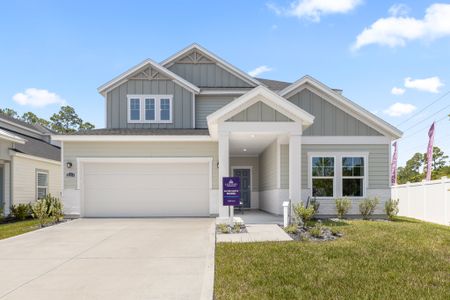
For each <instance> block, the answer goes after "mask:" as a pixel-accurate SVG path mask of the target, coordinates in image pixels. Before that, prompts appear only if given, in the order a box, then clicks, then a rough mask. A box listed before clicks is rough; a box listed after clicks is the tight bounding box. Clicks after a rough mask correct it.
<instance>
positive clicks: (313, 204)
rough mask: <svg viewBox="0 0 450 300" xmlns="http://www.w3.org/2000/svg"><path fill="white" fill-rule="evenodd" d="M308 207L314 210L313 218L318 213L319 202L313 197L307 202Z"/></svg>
mask: <svg viewBox="0 0 450 300" xmlns="http://www.w3.org/2000/svg"><path fill="white" fill-rule="evenodd" d="M308 207H312V208H313V209H314V216H315V215H317V213H318V212H319V207H320V202H319V201H317V199H316V198H315V197H314V198H311V200H309V204H308Z"/></svg>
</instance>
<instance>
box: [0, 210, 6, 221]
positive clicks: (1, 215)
mask: <svg viewBox="0 0 450 300" xmlns="http://www.w3.org/2000/svg"><path fill="white" fill-rule="evenodd" d="M3 212H4V210H3V207H2V206H0V222H1V221H3V219H4V217H5V216H4V215H3Z"/></svg>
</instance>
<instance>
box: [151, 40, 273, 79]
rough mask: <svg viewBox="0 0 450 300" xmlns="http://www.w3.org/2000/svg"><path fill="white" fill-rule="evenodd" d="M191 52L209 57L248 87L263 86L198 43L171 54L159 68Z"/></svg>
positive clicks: (168, 65)
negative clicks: (247, 84)
mask: <svg viewBox="0 0 450 300" xmlns="http://www.w3.org/2000/svg"><path fill="white" fill-rule="evenodd" d="M192 50H197V51H199V52H201V53H202V54H204V55H205V56H207V57H209V58H210V59H211V60H213V61H215V62H216V64H217V65H218V66H220V67H222V68H224V69H225V70H227V71H229V72H230V73H232V74H233V75H235V76H237V77H239V78H240V79H242V80H244V81H245V82H247V83H249V84H250V85H253V86H258V85H264V84H263V83H261V82H259V81H258V80H257V79H255V78H253V77H252V76H250V75H249V74H247V73H246V72H244V71H242V70H241V69H239V68H237V67H236V66H234V65H232V64H230V63H229V62H227V61H226V60H224V59H223V58H221V57H219V56H217V55H216V54H214V53H212V52H211V51H209V50H208V49H206V48H204V47H203V46H201V45H200V44H198V43H192V44H190V45H189V46H187V47H185V48H183V49H181V50H180V51H178V52H177V53H175V54H173V55H172V56H169V57H168V58H166V59H165V60H163V61H162V62H161V63H160V64H161V66H163V67H166V68H168V67H170V66H171V65H173V64H174V63H175V62H176V61H177V60H178V59H180V58H182V57H184V56H185V55H186V54H188V53H190V52H191V51H192Z"/></svg>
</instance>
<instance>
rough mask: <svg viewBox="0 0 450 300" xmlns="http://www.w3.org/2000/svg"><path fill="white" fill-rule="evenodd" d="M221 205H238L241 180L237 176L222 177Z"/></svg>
mask: <svg viewBox="0 0 450 300" xmlns="http://www.w3.org/2000/svg"><path fill="white" fill-rule="evenodd" d="M222 184H223V205H224V206H238V205H240V202H241V180H240V178H239V177H223V179H222Z"/></svg>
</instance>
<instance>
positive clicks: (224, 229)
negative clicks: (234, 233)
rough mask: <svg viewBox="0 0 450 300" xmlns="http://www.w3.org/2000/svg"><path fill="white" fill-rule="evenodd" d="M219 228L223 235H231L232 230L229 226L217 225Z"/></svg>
mask: <svg viewBox="0 0 450 300" xmlns="http://www.w3.org/2000/svg"><path fill="white" fill-rule="evenodd" d="M217 228H219V230H220V232H221V233H229V232H230V229H229V228H228V225H227V224H225V223H220V224H217Z"/></svg>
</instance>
